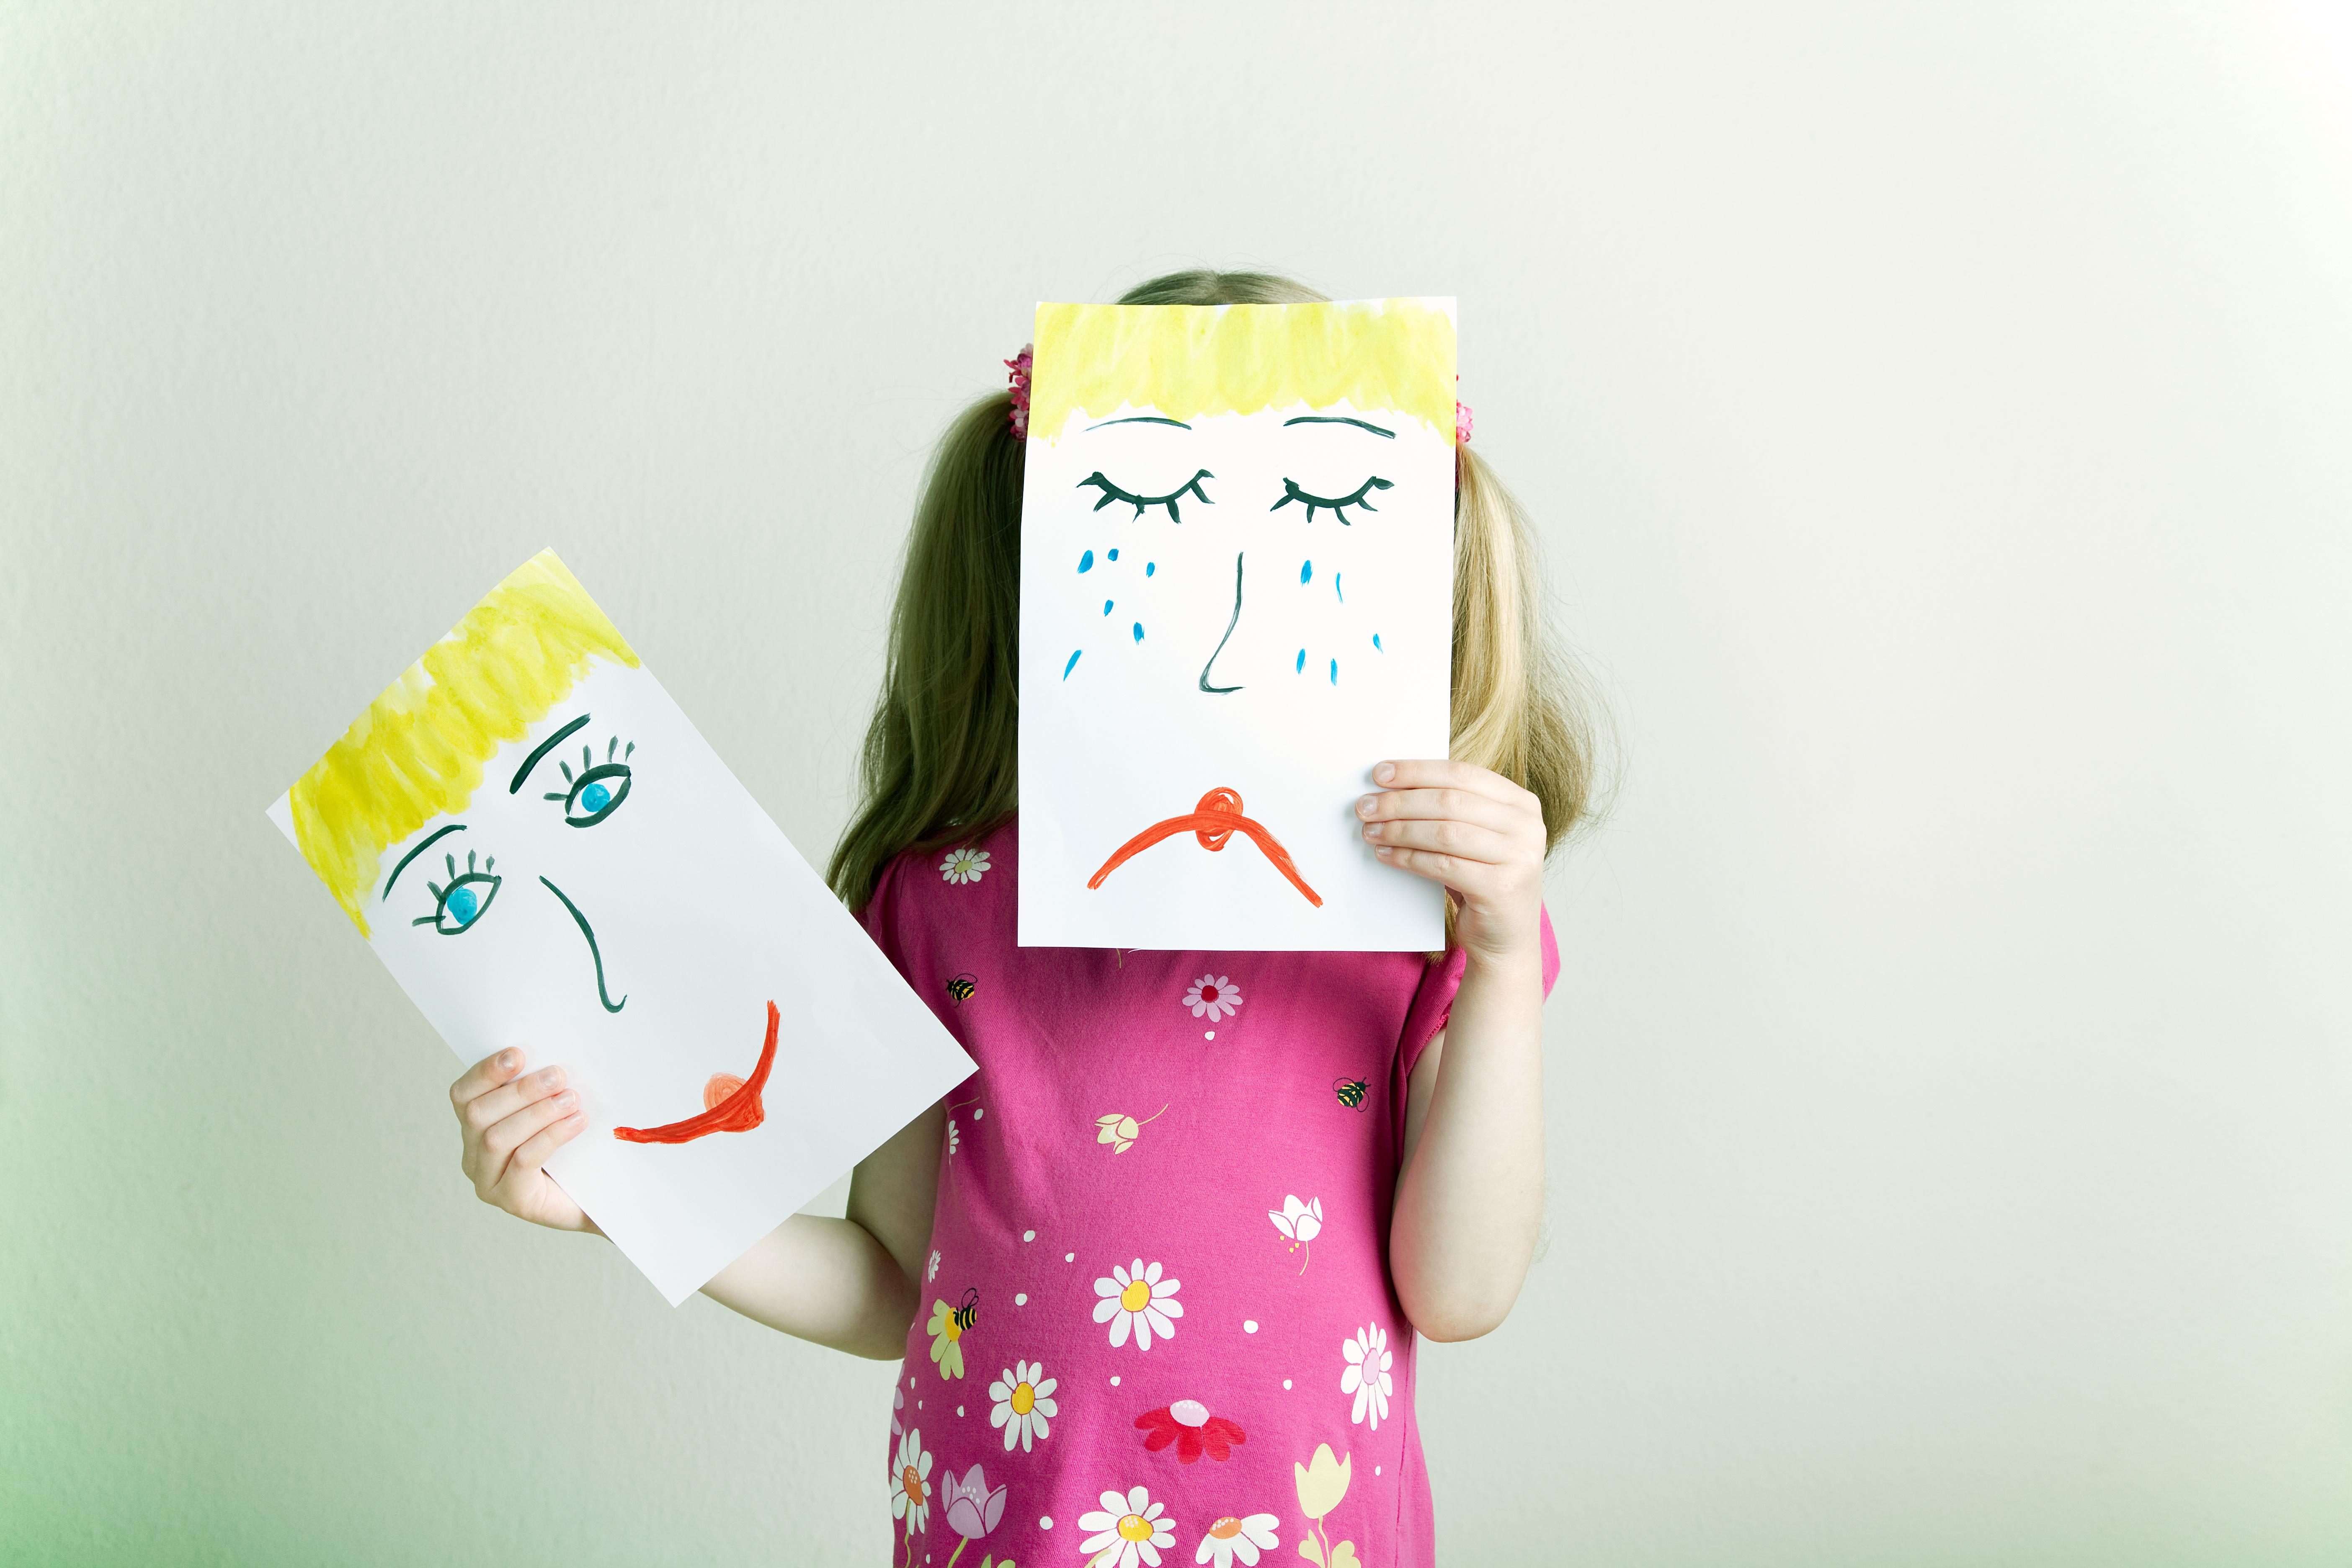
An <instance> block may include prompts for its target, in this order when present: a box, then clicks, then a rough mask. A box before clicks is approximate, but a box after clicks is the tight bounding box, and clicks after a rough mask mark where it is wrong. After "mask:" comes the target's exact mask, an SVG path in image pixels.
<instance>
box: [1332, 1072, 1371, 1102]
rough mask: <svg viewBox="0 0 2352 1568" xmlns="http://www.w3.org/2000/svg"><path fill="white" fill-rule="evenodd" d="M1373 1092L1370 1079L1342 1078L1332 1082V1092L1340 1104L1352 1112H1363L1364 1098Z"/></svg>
mask: <svg viewBox="0 0 2352 1568" xmlns="http://www.w3.org/2000/svg"><path fill="white" fill-rule="evenodd" d="M1371 1090H1372V1085H1371V1080H1370V1079H1360V1078H1342V1079H1333V1080H1332V1082H1331V1092H1332V1093H1333V1094H1334V1095H1336V1096H1338V1098H1339V1103H1340V1104H1342V1105H1344V1106H1346V1107H1347V1108H1348V1109H1349V1110H1363V1109H1364V1097H1365V1096H1366V1095H1368V1094H1370V1092H1371Z"/></svg>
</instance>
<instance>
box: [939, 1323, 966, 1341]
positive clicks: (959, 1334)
mask: <svg viewBox="0 0 2352 1568" xmlns="http://www.w3.org/2000/svg"><path fill="white" fill-rule="evenodd" d="M940 1332H941V1333H943V1334H945V1335H947V1337H948V1343H950V1344H953V1343H955V1342H956V1341H958V1340H960V1339H961V1338H963V1325H962V1324H961V1323H959V1322H957V1321H955V1319H954V1318H952V1317H950V1318H949V1319H948V1321H946V1322H945V1323H942V1324H941V1325H940Z"/></svg>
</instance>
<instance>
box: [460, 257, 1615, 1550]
mask: <svg viewBox="0 0 2352 1568" xmlns="http://www.w3.org/2000/svg"><path fill="white" fill-rule="evenodd" d="M1321 298H1322V296H1320V295H1318V294H1315V293H1313V292H1311V291H1309V290H1307V289H1304V288H1301V287H1300V286H1298V285H1297V284H1295V283H1291V282H1289V281H1287V280H1286V279H1280V278H1275V277H1269V276H1265V275H1259V274H1248V273H1227V274H1219V273H1213V272H1188V273H1180V274H1176V275H1174V276H1171V277H1168V278H1162V279H1157V280H1155V281H1153V282H1150V283H1148V284H1145V285H1144V286H1143V287H1141V288H1139V289H1136V290H1134V291H1133V292H1131V293H1129V295H1128V296H1127V297H1126V298H1125V299H1124V300H1121V301H1120V303H1122V304H1136V305H1162V304H1187V305H1217V304H1244V303H1265V304H1279V303H1295V302H1303V301H1308V300H1319V299H1321ZM1014 412H1015V410H1014V405H1013V400H1011V399H1009V398H1008V397H1005V396H1003V395H1000V396H996V397H992V398H987V399H984V400H982V402H980V403H979V404H977V405H974V406H973V407H972V408H971V410H970V411H969V412H968V413H966V414H965V415H964V416H962V417H961V418H960V419H959V420H958V421H957V422H956V424H955V425H954V426H953V427H952V428H951V429H950V431H949V433H948V435H947V437H946V438H945V440H944V441H943V442H942V444H941V446H940V452H939V455H938V458H937V459H936V461H935V464H934V466H933V468H932V471H931V473H930V476H929V481H928V483H927V485H926V488H925V490H924V494H923V498H922V501H921V504H920V507H919V510H918V513H917V516H916V520H915V527H914V531H913V534H912V537H911V538H910V540H909V542H908V554H907V566H906V574H905V578H904V580H903V582H902V584H901V585H900V588H899V594H898V605H897V607H896V609H895V611H894V613H893V615H892V619H891V656H890V663H889V668H888V673H887V676H886V677H885V680H884V688H883V694H882V699H881V701H880V703H879V704H878V706H877V710H876V712H875V717H874V722H873V726H872V728H871V730H870V731H868V733H867V736H866V748H865V756H864V767H863V784H864V795H865V799H864V804H863V805H862V807H861V809H860V811H859V813H858V815H857V817H856V820H855V821H854V822H853V823H852V824H851V826H850V827H849V829H848V831H847V832H846V833H845V835H844V836H843V837H842V841H841V844H840V847H838V848H837V849H836V850H835V854H834V857H833V862H832V866H831V868H830V879H831V881H832V884H833V886H834V889H835V891H836V892H838V893H839V894H840V896H841V898H842V900H844V901H845V903H847V904H848V905H849V907H850V908H851V909H852V910H855V911H856V912H857V913H858V914H859V915H860V916H861V917H862V919H863V920H864V921H865V923H866V929H867V930H868V931H870V932H871V933H872V934H873V937H874V940H875V941H876V942H877V943H879V944H880V946H881V947H882V950H883V951H884V952H886V953H887V954H888V955H889V957H890V959H891V960H892V962H893V963H896V964H897V966H898V970H899V972H900V973H903V974H904V975H905V976H906V978H907V980H908V984H911V985H912V986H913V987H914V988H915V990H916V991H917V993H918V994H920V995H922V996H924V997H926V998H927V999H929V1001H930V1003H931V1005H932V1006H933V1008H934V1009H935V1010H936V1011H937V1012H938V1014H939V1016H940V1021H941V1022H942V1023H944V1024H945V1025H946V1026H948V1028H949V1029H950V1030H951V1031H953V1032H954V1034H955V1035H956V1037H958V1039H960V1040H961V1042H962V1043H963V1046H964V1047H965V1049H966V1050H968V1051H969V1052H970V1053H971V1057H972V1058H973V1060H975V1061H976V1062H978V1063H979V1064H980V1070H979V1072H978V1073H977V1074H975V1075H974V1076H973V1078H972V1079H970V1080H969V1081H968V1082H967V1083H965V1084H964V1085H963V1086H962V1088H961V1089H959V1090H958V1091H957V1092H956V1093H955V1094H953V1095H951V1096H950V1098H949V1099H948V1100H946V1101H943V1102H942V1103H940V1104H939V1105H936V1106H934V1107H932V1108H931V1110H929V1111H927V1112H926V1113H925V1114H924V1115H922V1116H921V1117H919V1118H918V1119H917V1120H916V1121H914V1122H913V1123H911V1124H910V1125H908V1127H907V1128H906V1129H905V1130H904V1131H901V1132H899V1133H898V1135H897V1136H896V1137H894V1138H893V1139H892V1140H891V1141H890V1142H888V1143H887V1144H885V1145H883V1147H882V1148H880V1149H879V1150H877V1151H876V1152H874V1154H872V1155H871V1156H870V1157H868V1158H867V1159H866V1160H865V1161H864V1162H863V1163H860V1164H859V1165H858V1167H857V1169H856V1173H855V1176H854V1178H853V1180H852V1183H851V1188H850V1197H849V1205H848V1216H847V1217H846V1218H845V1219H838V1220H836V1219H824V1218H818V1217H815V1216H813V1215H796V1216H794V1217H793V1219H791V1220H789V1221H787V1222H786V1223H785V1224H784V1225H782V1226H780V1227H779V1228H778V1229H776V1230H775V1231H774V1232H773V1233H772V1234H771V1235H770V1236H769V1237H767V1238H766V1239H765V1240H763V1241H762V1242H761V1243H760V1244H759V1245H758V1246H757V1247H753V1248H752V1249H751V1251H750V1252H748V1253H746V1254H745V1255H744V1256H743V1257H742V1258H740V1259H739V1260H738V1261H736V1262H735V1263H734V1264H732V1265H731V1266H730V1267H729V1268H727V1269H726V1271H725V1272H723V1273H721V1274H720V1275H719V1277H718V1278H717V1279H713V1280H711V1281H710V1282H709V1284H708V1285H706V1286H705V1287H704V1288H703V1289H704V1291H705V1293H706V1294H708V1295H709V1296H710V1297H712V1298H713V1299H714V1300H719V1301H721V1302H723V1303H725V1304H726V1305H727V1306H729V1307H731V1308H733V1309H734V1310H737V1311H739V1312H741V1313H744V1314H745V1315H747V1316H749V1317H752V1318H756V1319H758V1320H759V1321H761V1322H764V1323H767V1324H770V1325H772V1326H773V1327H775V1328H778V1329H782V1331H785V1332H786V1333H790V1334H796V1335H798V1336H800V1337H801V1338H803V1339H808V1340H814V1341H815V1342H818V1343H820V1344H826V1345H832V1346H835V1347H836V1348H838V1349H841V1350H845V1351H849V1352H852V1353H855V1354H857V1355H864V1356H871V1357H875V1358H877V1359H887V1358H891V1357H903V1358H904V1359H903V1361H902V1363H901V1365H900V1368H899V1378H898V1385H897V1392H896V1394H894V1397H893V1409H892V1415H891V1422H890V1431H891V1436H890V1442H889V1454H888V1465H887V1489H885V1488H877V1496H876V1498H875V1501H876V1502H877V1503H879V1502H880V1501H882V1500H883V1499H884V1497H886V1496H887V1500H888V1503H889V1508H890V1512H891V1519H892V1527H893V1536H894V1550H893V1560H894V1562H897V1563H905V1564H908V1565H910V1568H911V1565H912V1564H914V1563H934V1564H941V1565H944V1564H949V1563H954V1562H956V1561H957V1560H958V1559H959V1558H960V1557H961V1555H962V1554H963V1552H964V1551H965V1550H966V1548H967V1547H969V1548H971V1552H972V1555H973V1558H974V1561H975V1563H979V1564H981V1565H982V1568H990V1565H992V1564H1006V1563H1012V1562H1013V1561H1014V1560H1015V1559H1017V1560H1018V1561H1019V1562H1021V1563H1026V1564H1030V1565H1032V1568H1034V1565H1036V1564H1041V1563H1053V1562H1064V1563H1073V1564H1081V1563H1101V1564H1115V1565H1116V1568H1136V1565H1137V1564H1138V1563H1143V1564H1158V1563H1161V1562H1163V1561H1168V1560H1171V1554H1177V1555H1179V1556H1181V1555H1189V1557H1190V1560H1191V1561H1192V1562H1193V1563H1215V1564H1217V1565H1218V1568H1230V1565H1231V1564H1232V1563H1234V1562H1236V1561H1238V1562H1240V1563H1244V1564H1254V1563H1258V1562H1259V1561H1260V1560H1261V1555H1262V1554H1263V1553H1266V1552H1276V1551H1277V1549H1278V1550H1279V1552H1280V1553H1281V1555H1278V1556H1276V1557H1275V1558H1273V1559H1271V1561H1276V1562H1279V1561H1284V1560H1286V1556H1287V1554H1288V1553H1290V1552H1294V1551H1295V1552H1299V1553H1300V1554H1302V1555H1304V1556H1306V1557H1307V1558H1308V1559H1309V1560H1310V1561H1312V1562H1315V1563H1318V1564H1321V1565H1322V1568H1347V1565H1353V1564H1362V1565H1364V1568H1391V1565H1395V1564H1417V1563H1429V1562H1432V1561H1433V1559H1434V1544H1433V1531H1432V1518H1431V1512H1430V1500H1429V1488H1428V1480H1427V1477H1426V1474H1425V1472H1424V1470H1423V1463H1422V1455H1421V1445H1420V1438H1419V1434H1418V1432H1417V1429H1416V1427H1415V1424H1414V1419H1413V1394H1412V1384H1413V1364H1414V1354H1413V1349H1414V1343H1415V1335H1416V1334H1419V1335H1423V1336H1426V1337H1428V1338H1431V1339H1436V1340H1463V1339H1470V1338H1474V1337H1475V1336H1477V1335H1479V1334H1483V1333H1486V1331H1489V1330H1491V1329H1493V1328H1494V1327H1495V1326H1496V1324H1497V1323H1499V1322H1501V1321H1502V1320H1503V1318H1504V1315H1505V1314H1506V1313H1507V1312H1508V1311H1509V1310H1510V1308H1511V1303H1512V1300H1513V1299H1514V1298H1515V1297H1516V1296H1517V1292H1518V1289H1519V1285H1520V1282H1521V1280H1522V1279H1524V1277H1525V1275H1526V1272H1527V1268H1528V1260H1529V1258H1530V1255H1531V1253H1532V1251H1533V1248H1534V1246H1535V1240H1536V1233H1537V1228H1538V1220H1539V1218H1540V1211H1541V1205H1542V1192H1543V1121H1542V1116H1543V1105H1542V1100H1543V1097H1542V1092H1541V1077H1542V1072H1541V1068H1542V1052H1541V1045H1542V1021H1541V1016H1540V1010H1541V1006H1542V1003H1543V998H1544V995H1545V994H1546V992H1547V991H1548V990H1549V987H1550V985H1551V982H1552V979H1553V976H1554V975H1555V974H1556V973H1558V969H1559V960H1558V955H1557V952H1556V950H1555V948H1554V946H1553V942H1552V937H1551V930H1550V925H1549V920H1548V919H1547V917H1546V916H1545V914H1544V912H1543V910H1542V908H1541V905H1540V901H1539V898H1540V891H1541V879H1542V871H1543V864H1544V859H1545V857H1546V855H1547V854H1548V853H1549V850H1550V849H1551V847H1553V846H1554V845H1556V844H1558V843H1559V840H1560V838H1561V837H1563V836H1564V835H1565V834H1566V833H1567V832H1568V830H1569V829H1570V826H1573V825H1574V824H1575V822H1576V821H1577V818H1578V816H1579V815H1580V813H1581V812H1582V810H1583V807H1584V805H1585V798H1586V793H1587V787H1588V784H1589V780H1590V773H1591V768H1590V749H1589V746H1588V744H1587V740H1586V731H1585V728H1584V725H1583V722H1582V720H1581V718H1580V714H1579V712H1578V710H1576V708H1575V706H1574V705H1573V704H1572V703H1571V702H1570V700H1569V697H1568V695H1567V690H1566V687H1565V684H1564V682H1563V680H1562V679H1561V675H1560V672H1559V667H1558V665H1557V664H1556V663H1555V661H1554V660H1553V658H1552V657H1551V655H1550V652H1549V647H1548V644H1547V642H1546V640H1545V638H1544V637H1543V634H1542V631H1541V628H1540V626H1539V624H1538V605H1539V603H1540V595H1539V593H1538V587H1537V584H1536V576H1535V573H1534V569H1533V562H1532V556H1531V551H1530V546H1529V542H1528V536H1527V532H1526V530H1525V527H1524V525H1523V523H1522V522H1521V521H1520V519H1519V516H1518V514H1517V510H1516V509H1515V508H1514V506H1513V504H1512V502H1511V500H1509V498H1508V497H1507V495H1506V494H1505V493H1504V492H1503V490H1502V489H1501V487H1500V485H1499V484H1497V483H1496V480H1495V479H1494V478H1493V477H1492V475H1491V474H1490V473H1489V472H1488V470H1487V469H1486V466H1485V464H1484V463H1483V462H1482V461H1481V460H1480V459H1479V458H1476V457H1475V456H1474V455H1473V454H1472V452H1471V450H1470V448H1469V447H1467V446H1459V447H1457V448H1456V452H1457V458H1456V470H1455V472H1456V489H1455V507H1454V715H1453V737H1454V738H1453V752H1454V757H1453V760H1451V761H1444V760H1432V759H1426V758H1421V759H1416V758H1393V759H1389V760H1386V761H1381V762H1379V763H1377V764H1376V765H1374V766H1373V767H1372V769H1371V778H1372V781H1373V783H1374V784H1375V786H1376V788H1375V789H1374V791H1373V793H1370V794H1368V795H1365V796H1364V797H1363V798H1362V800H1361V801H1360V803H1359V805H1358V807H1357V812H1358V816H1360V818H1361V821H1362V833H1363V836H1364V837H1365V839H1366V840H1367V841H1368V842H1369V843H1370V845H1371V846H1372V847H1373V849H1374V852H1375V853H1376V855H1377V856H1378V857H1379V858H1380V859H1381V861H1383V862H1385V863H1386V864H1388V865H1390V866H1392V867H1394V868H1396V871H1397V873H1398V874H1399V875H1401V876H1412V877H1422V878H1426V879H1431V880H1433V881H1437V882H1440V883H1442V884H1444V886H1445V888H1447V889H1449V891H1450V892H1451V894H1452V910H1451V913H1450V921H1449V923H1450V930H1451V934H1452V941H1451V942H1450V943H1449V947H1448V951H1447V952H1445V953H1444V954H1443V955H1442V956H1436V957H1432V956H1429V955H1423V954H1419V953H1394V952H1363V953H1339V952H1215V953H1204V952H1185V953H1178V952H1119V951H1116V950H1090V949H1073V948H1023V947H1019V946H1016V945H1015V943H1014V940H1013V932H1014V908H1015V898H1014V884H1015V881H1016V879H1017V878H1018V877H1019V875H1020V866H1019V847H1020V832H1019V826H1018V821H1017V818H1016V816H1015V810H1016V806H1017V805H1018V802H1017V801H1016V799H1015V797H1014V779H1015V770H1014V734H1015V731H1016V713H1017V708H1018V703H1019V693H1018V691H1017V690H1016V688H1015V671H1016V669H1017V668H1018V658H1017V653H1018V640H1019V633H1018V628H1019V619H1020V600H1019V582H1020V574H1019V562H1020V523H1021V486H1022V469H1023V448H1022V444H1021V436H1020V434H1019V433H1018V432H1017V431H1016V427H1015V424H1014V421H1013V414H1014ZM522 1068H523V1061H522V1053H521V1052H520V1051H518V1050H507V1051H502V1052H499V1054H498V1055H497V1056H495V1057H492V1058H487V1059H485V1060H484V1061H482V1062H480V1063H478V1065H477V1066H475V1067H474V1068H471V1069H470V1070H468V1071H467V1073H466V1074H465V1075H464V1076H463V1077H462V1078H460V1079H458V1080H457V1083H456V1084H455V1085H453V1086H452V1088H451V1089H450V1098H451V1100H453V1102H454V1103H455V1104H456V1107H457V1117H458V1121H459V1123H460V1124H461V1126H462V1127H463V1128H464V1130H465V1159H464V1163H465V1169H466V1172H467V1174H468V1175H469V1176H470V1177H471V1178H472V1179H473V1182H474V1184H475V1189H476V1191H477V1192H478V1194H480V1195H481V1197H482V1198H483V1200H484V1201H485V1202H488V1203H492V1204H495V1205H498V1206H499V1207H501V1208H504V1209H506V1210H507V1211H508V1212H509V1213H511V1214H514V1215H520V1217H522V1218H524V1219H528V1220H531V1221H533V1222H535V1223H537V1224H541V1225H546V1226H556V1227H559V1228H569V1229H576V1230H593V1228H594V1226H593V1224H592V1223H591V1222H590V1221H589V1220H588V1219H587V1217H586V1216H585V1215H583V1214H582V1213H581V1211H580V1209H579V1207H578V1206H577V1205H574V1204H573V1203H572V1201H571V1200H570V1199H569V1198H567V1197H566V1196H565V1195H564V1194H563V1192H562V1189H561V1188H559V1187H558V1186H556V1185H555V1184H553V1183H552V1182H551V1181H550V1180H549V1179H548V1178H547V1177H546V1176H545V1175H544V1174H543V1173H542V1172H541V1165H542V1163H544V1162H545V1161H546V1159H547V1158H548V1156H549V1155H550V1154H551V1153H552V1152H554V1151H555V1150H556V1149H557V1148H558V1147H560V1146H561V1145H562V1144H563V1143H564V1142H568V1141H569V1140H570V1139H571V1138H572V1137H573V1136H575V1135H576V1134H577V1133H578V1132H579V1131H580V1130H581V1128H582V1127H583V1125H584V1123H583V1119H582V1118H581V1117H580V1116H579V1115H578V1114H577V1111H576V1103H577V1102H576V1099H575V1097H574V1096H573V1095H572V1093H571V1092H569V1091H567V1090H565V1089H564V1088H563V1069H562V1068H560V1067H551V1068H544V1069H541V1070H540V1071H536V1072H532V1073H530V1074H528V1075H525V1074H524V1073H523V1071H522Z"/></svg>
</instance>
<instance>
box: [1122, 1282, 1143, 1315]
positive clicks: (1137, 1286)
mask: <svg viewBox="0 0 2352 1568" xmlns="http://www.w3.org/2000/svg"><path fill="white" fill-rule="evenodd" d="M1118 1304H1119V1305H1120V1306H1122V1307H1124V1308H1126V1309H1127V1310H1129V1311H1130V1312H1140V1311H1141V1310H1143V1309H1144V1308H1146V1307H1149V1306H1150V1305H1151V1287H1150V1286H1149V1285H1147V1284H1145V1283H1144V1282H1143V1281H1142V1280H1140V1279H1138V1280H1137V1281H1136V1282H1135V1283H1134V1284H1132V1285H1129V1287H1128V1288H1127V1289H1124V1290H1121V1291H1120V1292H1119V1293H1118Z"/></svg>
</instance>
